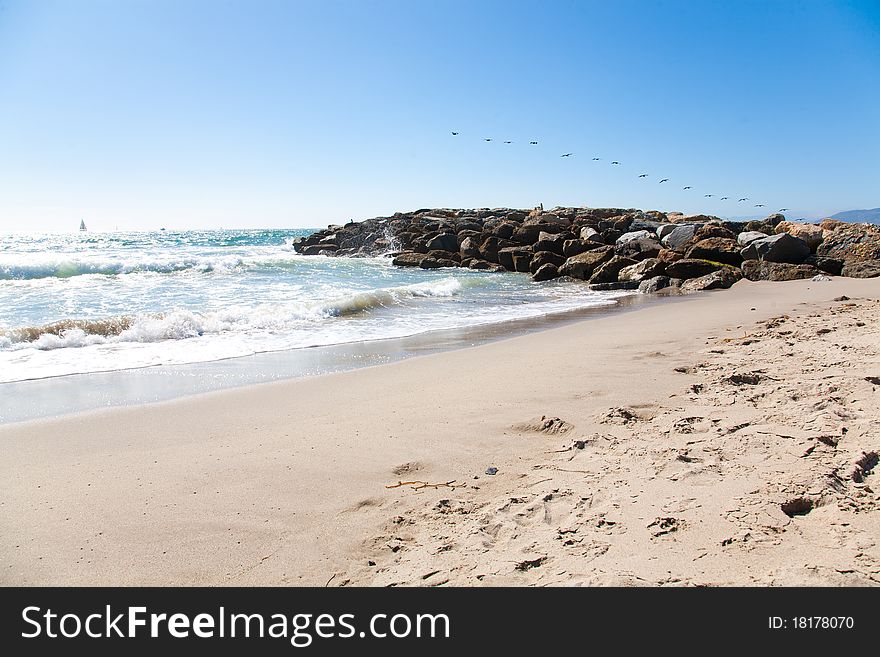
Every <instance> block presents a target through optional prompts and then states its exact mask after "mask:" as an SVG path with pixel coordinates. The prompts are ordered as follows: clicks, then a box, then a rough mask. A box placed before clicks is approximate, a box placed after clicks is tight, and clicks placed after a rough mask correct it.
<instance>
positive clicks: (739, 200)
mask: <svg viewBox="0 0 880 657" xmlns="http://www.w3.org/2000/svg"><path fill="white" fill-rule="evenodd" d="M748 200H749V199H748V197H746V198H741V199H738V200H737V203H742V202H743V201H748Z"/></svg>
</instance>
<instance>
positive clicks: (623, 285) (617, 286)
mask: <svg viewBox="0 0 880 657" xmlns="http://www.w3.org/2000/svg"><path fill="white" fill-rule="evenodd" d="M590 289H591V290H593V291H595V292H611V291H613V290H637V289H639V283H638V281H614V282H613V283H593V284H591V285H590Z"/></svg>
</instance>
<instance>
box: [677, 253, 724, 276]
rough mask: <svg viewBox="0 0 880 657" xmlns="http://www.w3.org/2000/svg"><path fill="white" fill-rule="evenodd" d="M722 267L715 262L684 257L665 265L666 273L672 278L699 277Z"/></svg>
mask: <svg viewBox="0 0 880 657" xmlns="http://www.w3.org/2000/svg"><path fill="white" fill-rule="evenodd" d="M722 267H724V265H722V264H719V263H717V262H709V261H708V260H695V259H693V258H684V259H682V260H677V261H676V262H672V263H670V264H668V265H666V275H667V276H670V277H672V278H682V279H688V278H699V277H701V276H706V275H707V274H711V273H712V272H713V271H717V270H719V269H721V268H722Z"/></svg>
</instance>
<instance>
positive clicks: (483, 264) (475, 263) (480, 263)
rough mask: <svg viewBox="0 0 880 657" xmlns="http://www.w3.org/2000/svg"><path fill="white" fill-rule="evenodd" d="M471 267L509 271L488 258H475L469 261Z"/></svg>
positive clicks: (493, 270)
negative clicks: (487, 259)
mask: <svg viewBox="0 0 880 657" xmlns="http://www.w3.org/2000/svg"><path fill="white" fill-rule="evenodd" d="M468 268H469V269H478V270H481V271H492V272H502V271H507V270H506V269H504V267H502V266H501V265H496V264H495V263H492V262H488V261H486V260H479V259H474V260H471V261H470V262H469V263H468Z"/></svg>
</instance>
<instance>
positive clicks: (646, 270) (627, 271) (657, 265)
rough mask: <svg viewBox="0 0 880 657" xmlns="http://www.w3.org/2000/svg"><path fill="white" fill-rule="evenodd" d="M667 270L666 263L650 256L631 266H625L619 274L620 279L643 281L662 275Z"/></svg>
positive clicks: (618, 278)
mask: <svg viewBox="0 0 880 657" xmlns="http://www.w3.org/2000/svg"><path fill="white" fill-rule="evenodd" d="M665 271H666V263H665V262H663V261H662V260H660V259H659V258H648V259H647V260H642V261H641V262H637V263H636V264H634V265H630V266H629V267H624V268H623V269H621V270H620V273H619V274H618V275H617V280H619V281H636V282H641V281H643V280H645V279H648V278H653V277H655V276H660V275H661V274H663V273H664V272H665Z"/></svg>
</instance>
